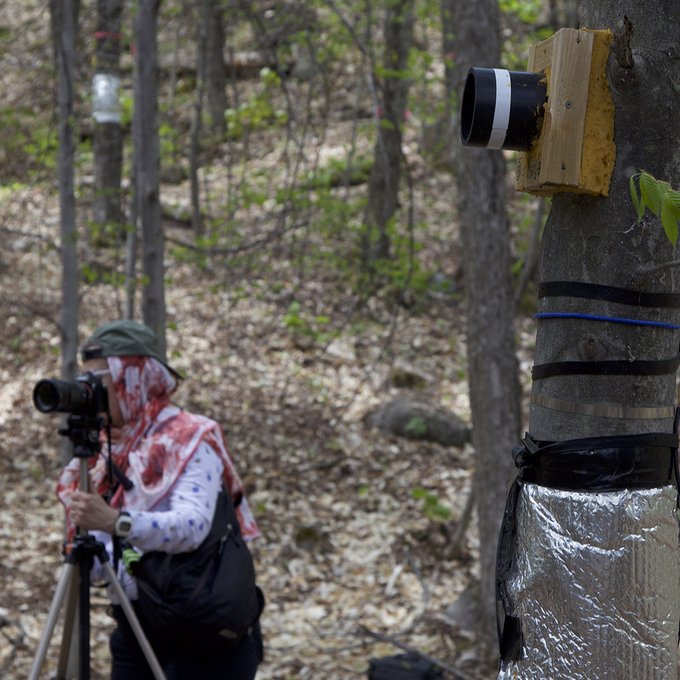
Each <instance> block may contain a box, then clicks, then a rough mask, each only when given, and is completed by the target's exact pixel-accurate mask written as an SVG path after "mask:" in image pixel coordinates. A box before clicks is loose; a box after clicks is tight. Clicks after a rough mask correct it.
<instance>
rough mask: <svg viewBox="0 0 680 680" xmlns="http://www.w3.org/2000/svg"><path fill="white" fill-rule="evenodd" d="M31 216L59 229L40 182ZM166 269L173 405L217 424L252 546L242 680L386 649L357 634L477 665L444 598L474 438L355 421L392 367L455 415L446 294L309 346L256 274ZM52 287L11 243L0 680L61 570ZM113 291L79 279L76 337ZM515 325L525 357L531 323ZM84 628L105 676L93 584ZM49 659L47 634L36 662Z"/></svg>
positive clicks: (33, 630) (465, 556) (450, 594)
mask: <svg viewBox="0 0 680 680" xmlns="http://www.w3.org/2000/svg"><path fill="white" fill-rule="evenodd" d="M33 209H35V213H33V212H32V210H33ZM32 214H35V216H36V217H37V216H38V215H40V217H41V219H42V220H43V224H45V223H46V222H45V217H46V215H48V216H49V220H48V221H47V223H48V224H52V225H55V224H56V221H57V213H56V208H55V206H51V207H49V206H48V207H45V205H44V201H43V196H42V194H41V192H40V191H36V192H35V194H34V195H33V196H32V197H31V198H30V199H29V198H28V197H26V196H25V197H24V202H23V205H22V216H21V220H22V225H23V226H24V227H26V228H30V225H31V222H32V219H33V218H32V217H31V215H32ZM44 231H45V228H44V227H43V232H44ZM53 236H55V237H56V234H53ZM168 264H169V267H168V269H169V271H170V272H172V285H171V286H170V287H169V288H168V291H167V293H168V308H169V312H170V315H171V319H172V322H173V327H174V330H170V331H169V333H168V345H169V350H170V356H172V363H173V365H175V366H176V367H178V368H179V369H180V370H182V371H184V372H185V373H186V375H187V380H186V382H185V383H184V384H183V385H182V387H181V388H180V390H179V392H178V394H177V401H178V403H179V404H180V405H182V406H185V407H186V408H188V409H189V410H194V411H197V412H201V413H204V414H206V415H209V416H212V417H214V418H216V419H217V420H218V421H219V422H220V423H221V424H222V425H223V427H224V429H225V432H226V436H227V439H228V442H229V445H230V449H231V452H232V454H233V456H234V458H235V460H236V462H237V465H238V467H239V469H240V471H241V473H242V475H243V477H244V480H245V482H246V485H247V490H248V494H249V498H250V501H251V503H252V505H253V508H254V510H255V513H256V517H257V521H258V523H259V525H260V528H261V531H262V537H261V538H260V539H258V540H257V541H256V542H255V543H254V545H253V552H254V556H255V559H256V564H257V570H258V577H259V582H260V584H261V586H262V588H263V589H264V591H265V593H266V597H267V607H266V610H265V612H264V615H263V618H262V627H263V630H264V635H265V638H266V648H267V656H266V661H265V663H264V664H263V665H262V667H261V671H260V673H259V676H258V677H260V678H263V679H266V678H272V679H276V680H284V679H286V678H291V679H293V678H328V679H338V680H340V679H341V678H353V677H362V676H363V675H365V672H366V669H367V666H368V662H369V659H371V658H375V657H381V656H385V655H390V654H394V653H397V652H399V649H398V648H397V647H396V646H395V645H394V644H392V643H391V641H388V640H387V639H385V640H382V641H381V640H379V639H377V638H375V637H374V636H373V635H372V634H371V633H375V634H377V635H378V636H383V637H385V638H387V637H389V638H392V639H393V640H396V641H397V642H398V643H401V644H404V645H407V646H409V647H412V648H414V649H418V650H420V651H422V652H424V653H427V654H429V655H431V656H433V657H435V658H437V659H439V660H441V661H443V662H445V663H447V664H449V665H451V666H455V667H456V668H457V669H459V670H460V671H461V672H464V673H466V674H467V676H468V677H470V678H485V677H492V675H493V674H489V673H487V672H484V671H481V670H480V665H479V657H478V651H477V647H476V644H475V643H476V640H475V635H474V632H473V628H474V617H472V620H470V617H469V616H468V622H467V625H461V623H460V620H459V619H458V616H459V614H456V613H455V610H452V609H451V608H452V605H453V604H454V602H455V601H456V599H457V597H458V596H459V595H461V593H463V591H465V590H466V589H467V588H468V587H470V586H472V587H474V583H475V580H476V574H477V564H476V552H477V551H476V537H475V526H474V522H473V523H472V525H471V527H470V528H469V529H468V531H467V534H466V538H465V541H464V546H463V550H462V552H461V553H460V554H459V555H458V556H456V558H453V557H451V556H450V554H449V553H450V550H449V549H448V548H449V545H448V542H449V539H450V537H451V534H452V532H453V530H454V528H455V526H456V522H457V521H458V520H459V519H460V517H461V513H462V510H463V508H464V505H465V501H466V498H467V494H468V493H469V489H470V479H471V473H472V471H473V466H474V455H473V450H472V448H471V447H470V446H469V445H468V446H465V447H463V448H446V447H443V446H440V445H438V444H434V443H428V442H416V441H409V440H406V439H398V438H395V437H389V436H386V435H384V434H382V433H379V432H377V431H374V430H370V429H368V428H367V427H366V425H365V424H364V418H365V416H366V414H367V413H369V412H370V411H371V409H373V408H375V407H376V406H378V405H380V404H383V403H385V402H387V401H389V400H390V399H392V398H394V397H395V396H397V395H402V394H411V393H413V391H414V390H413V389H406V388H403V387H397V386H396V385H395V383H396V384H403V380H404V376H411V378H409V379H411V380H415V382H417V383H418V384H419V386H420V387H419V388H418V389H417V390H416V392H417V396H418V398H419V399H421V400H425V401H427V402H429V403H430V404H432V405H433V406H434V407H445V408H449V409H451V410H453V411H455V412H456V413H457V414H458V415H460V416H461V417H462V418H463V419H465V420H467V421H468V422H469V406H468V397H467V381H466V371H465V343H464V319H463V313H462V310H461V307H462V301H461V299H460V296H459V295H456V296H453V297H450V298H447V299H446V300H439V299H433V300H431V301H430V303H429V305H428V307H427V309H426V310H422V311H421V312H419V313H417V314H415V313H411V312H406V311H405V310H401V311H398V312H396V316H390V315H386V314H383V315H381V314H380V313H376V314H375V315H373V318H372V320H371V321H370V322H368V323H366V324H365V327H364V330H363V331H359V330H356V329H355V330H353V331H352V332H347V333H345V334H343V335H341V336H340V337H338V338H336V339H334V340H332V341H331V342H330V344H329V345H327V346H326V347H325V348H323V350H320V349H318V348H313V347H312V348H308V347H304V346H301V345H300V342H299V339H298V338H296V337H295V335H294V334H291V333H290V332H289V330H288V329H287V327H286V326H285V325H282V324H281V323H280V319H281V312H280V310H278V309H277V308H276V304H275V303H273V302H271V300H270V298H271V296H270V295H269V293H266V294H264V295H263V294H262V291H261V287H260V285H259V284H258V283H255V284H253V285H250V284H247V285H246V290H245V291H241V293H239V295H238V296H232V295H230V293H229V291H228V290H225V289H223V288H222V287H214V288H213V284H214V283H215V277H214V275H212V274H209V273H205V272H201V271H199V270H197V269H196V268H195V267H192V266H190V265H185V264H182V263H177V262H173V261H172V260H170V261H169V263H168ZM58 290H59V269H58V258H57V255H56V253H54V252H50V251H48V252H44V251H42V250H41V249H37V250H36V248H35V247H34V244H32V243H30V242H29V241H22V240H21V239H14V240H13V241H12V242H11V243H10V244H9V247H8V248H6V250H5V252H4V253H3V260H2V291H3V298H4V300H5V301H6V302H8V301H9V300H13V301H14V302H13V303H10V305H9V306H8V307H5V309H4V311H3V317H4V323H3V325H2V328H1V329H0V342H1V344H2V347H3V348H4V351H3V352H2V354H1V355H0V428H1V432H2V438H1V440H0V478H1V479H2V490H3V492H2V494H1V495H0V518H1V519H2V521H1V522H0V544H1V545H2V546H3V548H2V552H1V553H0V592H2V593H3V596H2V601H1V603H0V625H2V627H0V676H2V677H3V678H4V677H6V678H17V679H18V678H23V677H26V674H27V672H28V669H29V665H30V663H31V660H32V657H33V654H34V653H35V650H36V645H37V642H38V639H39V636H40V633H41V630H42V626H44V624H45V619H46V613H47V610H48V606H49V603H50V600H51V597H52V594H53V592H54V588H55V584H56V579H57V575H58V574H59V573H60V570H61V554H60V549H61V540H62V521H63V520H62V512H61V507H60V506H59V504H58V502H57V500H56V498H55V495H54V485H55V479H56V477H57V475H58V470H59V465H58V459H59V444H60V441H59V440H60V437H59V436H58V435H57V433H56V429H57V426H58V423H57V422H56V419H54V418H51V417H48V416H44V415H42V414H39V413H38V412H36V411H35V410H34V409H33V406H32V403H31V391H32V388H33V385H34V384H35V382H36V381H37V380H38V379H40V378H42V377H48V376H56V375H58V370H59V368H58V367H59V362H58V356H57V352H58V348H59V333H58V331H57V328H56V326H55V324H54V323H53V322H52V321H51V320H49V319H48V318H47V316H48V315H49V314H53V313H54V312H55V310H56V300H57V298H58ZM46 291H48V292H46ZM315 294H320V295H321V296H323V295H324V291H323V289H319V290H317V291H316V293H315ZM115 297H116V291H115V290H114V289H113V288H112V287H111V286H109V285H104V284H100V285H95V286H93V287H90V288H89V289H88V291H87V295H86V296H85V297H84V305H83V308H82V310H81V315H82V318H83V320H84V321H83V328H84V331H83V333H84V334H86V333H87V331H88V330H91V329H92V328H93V327H94V326H96V325H97V324H98V323H101V322H103V321H105V320H107V319H109V318H113V317H115V316H116V315H117V310H116V305H115V303H114V299H115ZM48 300H53V301H54V305H55V306H54V307H51V306H50V305H49V304H48V303H47V301H48ZM43 311H44V312H45V313H46V316H42V312H43ZM277 319H278V320H279V321H278V322H277V321H276V320H277ZM520 325H521V326H522V327H523V329H524V330H522V332H521V333H520V337H522V338H523V345H524V347H525V349H521V350H520V354H521V356H525V357H526V359H525V360H523V361H522V364H523V365H525V366H526V365H527V364H528V361H529V358H528V357H529V350H528V349H526V347H530V344H531V338H532V335H531V334H532V329H531V323H530V322H527V321H522V322H521V324H520ZM413 376H415V378H414V377H413ZM508 454H509V452H499V455H508ZM419 489H424V490H425V491H426V492H427V494H428V496H429V498H430V499H434V500H435V502H436V505H437V506H438V507H442V508H445V514H446V513H447V512H450V519H449V520H448V521H444V520H443V519H442V518H441V517H438V516H436V513H434V514H433V513H431V512H429V511H428V509H427V507H426V505H424V501H423V499H422V497H420V498H419V497H417V496H418V493H416V491H417V490H419ZM92 623H93V648H92V654H93V669H94V672H96V673H98V675H95V676H94V677H101V678H103V677H106V671H105V669H106V668H107V659H108V648H107V644H106V639H107V635H108V633H109V632H110V629H111V620H110V619H109V618H108V616H107V614H106V600H105V598H104V596H103V593H101V594H95V597H94V600H93V603H92ZM3 624H4V625H3ZM56 639H60V638H55V640H56ZM57 654H58V652H57V647H56V645H52V647H51V648H50V653H49V657H48V658H49V661H50V664H53V663H54V661H55V656H56V655H57ZM452 677H453V676H452Z"/></svg>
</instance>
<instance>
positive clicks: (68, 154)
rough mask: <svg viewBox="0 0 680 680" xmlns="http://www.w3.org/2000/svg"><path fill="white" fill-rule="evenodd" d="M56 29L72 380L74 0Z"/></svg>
mask: <svg viewBox="0 0 680 680" xmlns="http://www.w3.org/2000/svg"><path fill="white" fill-rule="evenodd" d="M50 8H51V11H52V25H53V27H54V30H55V36H54V37H55V46H56V50H55V52H56V60H57V80H58V84H57V109H58V115H59V161H58V168H59V207H60V214H61V233H60V253H61V267H62V279H61V309H60V314H59V329H60V331H61V377H62V378H63V379H64V380H72V379H73V378H74V377H75V374H76V363H77V353H78V315H79V307H80V300H79V296H78V256H77V252H76V242H77V228H76V199H75V191H74V162H73V159H74V157H75V143H74V137H73V87H74V83H73V73H74V69H75V32H76V31H75V27H76V19H77V15H76V14H75V7H74V4H73V2H72V1H71V0H63V1H62V2H58V1H57V0H53V2H51V3H50ZM70 452H71V447H70V446H65V447H64V449H62V462H63V463H66V462H68V460H69V459H70V457H71V453H70Z"/></svg>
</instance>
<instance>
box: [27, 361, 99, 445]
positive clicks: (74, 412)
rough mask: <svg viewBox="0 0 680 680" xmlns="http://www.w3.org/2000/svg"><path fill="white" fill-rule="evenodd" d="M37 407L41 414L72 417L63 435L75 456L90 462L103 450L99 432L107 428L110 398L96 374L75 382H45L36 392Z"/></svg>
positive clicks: (38, 383)
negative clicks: (90, 457) (71, 445)
mask: <svg viewBox="0 0 680 680" xmlns="http://www.w3.org/2000/svg"><path fill="white" fill-rule="evenodd" d="M33 404H34V406H35V407H36V408H37V409H38V411H40V412H41V413H55V412H56V413H68V414H69V416H68V419H67V421H66V422H67V427H65V428H62V429H60V430H59V434H61V435H63V436H65V437H68V438H69V439H70V440H71V441H72V442H73V445H74V456H76V457H78V458H87V457H89V456H94V455H96V454H97V453H98V452H99V451H100V450H101V444H100V441H99V432H100V430H101V429H102V428H103V427H105V426H106V424H107V420H106V418H105V417H104V414H107V415H108V413H109V394H108V392H107V389H106V387H105V386H104V385H103V383H102V380H101V377H100V376H99V375H97V374H95V373H93V372H91V371H90V372H88V373H83V374H82V375H79V376H78V377H77V378H76V379H75V380H74V381H73V382H68V381H64V380H56V379H53V378H45V379H43V380H39V381H38V382H37V383H36V384H35V387H34V388H33Z"/></svg>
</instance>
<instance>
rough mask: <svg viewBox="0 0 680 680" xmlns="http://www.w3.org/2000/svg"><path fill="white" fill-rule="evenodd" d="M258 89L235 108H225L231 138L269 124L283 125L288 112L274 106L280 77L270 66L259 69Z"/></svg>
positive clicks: (237, 137) (235, 138)
mask: <svg viewBox="0 0 680 680" xmlns="http://www.w3.org/2000/svg"><path fill="white" fill-rule="evenodd" d="M260 83H261V85H262V88H261V89H260V91H258V92H256V93H255V94H254V95H252V96H251V97H250V98H249V99H248V101H245V102H243V103H242V104H240V105H239V106H238V108H235V109H233V108H232V109H227V110H226V111H225V113H224V117H225V119H226V121H227V135H228V137H229V139H231V140H238V139H242V138H243V137H244V136H245V134H246V133H247V132H252V131H254V130H260V129H263V128H266V127H269V126H271V125H285V124H286V123H287V122H288V114H287V113H286V112H285V111H283V110H282V109H278V108H275V106H274V104H273V99H274V94H275V92H276V90H277V89H278V88H279V87H280V85H281V77H280V76H279V75H278V74H277V73H276V72H275V71H272V69H270V68H267V67H265V68H263V69H262V70H261V71H260Z"/></svg>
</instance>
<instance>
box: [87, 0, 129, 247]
mask: <svg viewBox="0 0 680 680" xmlns="http://www.w3.org/2000/svg"><path fill="white" fill-rule="evenodd" d="M122 14H123V0H98V2H97V32H96V33H95V37H96V41H97V48H96V52H95V59H96V67H95V71H96V75H95V78H97V79H99V80H100V81H101V82H103V83H106V84H109V83H110V85H109V87H108V89H109V90H110V91H111V92H112V98H113V96H114V95H113V91H114V89H115V96H116V98H117V94H118V92H117V88H115V85H116V84H117V81H116V80H115V79H117V78H118V75H119V62H120V51H121V48H120V43H121V17H122ZM112 103H113V102H112ZM94 117H95V126H94V161H95V194H94V223H95V224H96V225H98V227H99V229H100V231H101V232H104V233H106V231H107V227H108V228H109V229H111V227H113V230H112V231H113V234H114V235H115V236H116V237H118V235H119V232H120V226H121V223H122V211H121V194H120V181H121V173H122V165H123V139H122V134H121V129H120V110H118V111H117V113H116V111H115V106H114V107H112V110H108V111H95V112H94Z"/></svg>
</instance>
